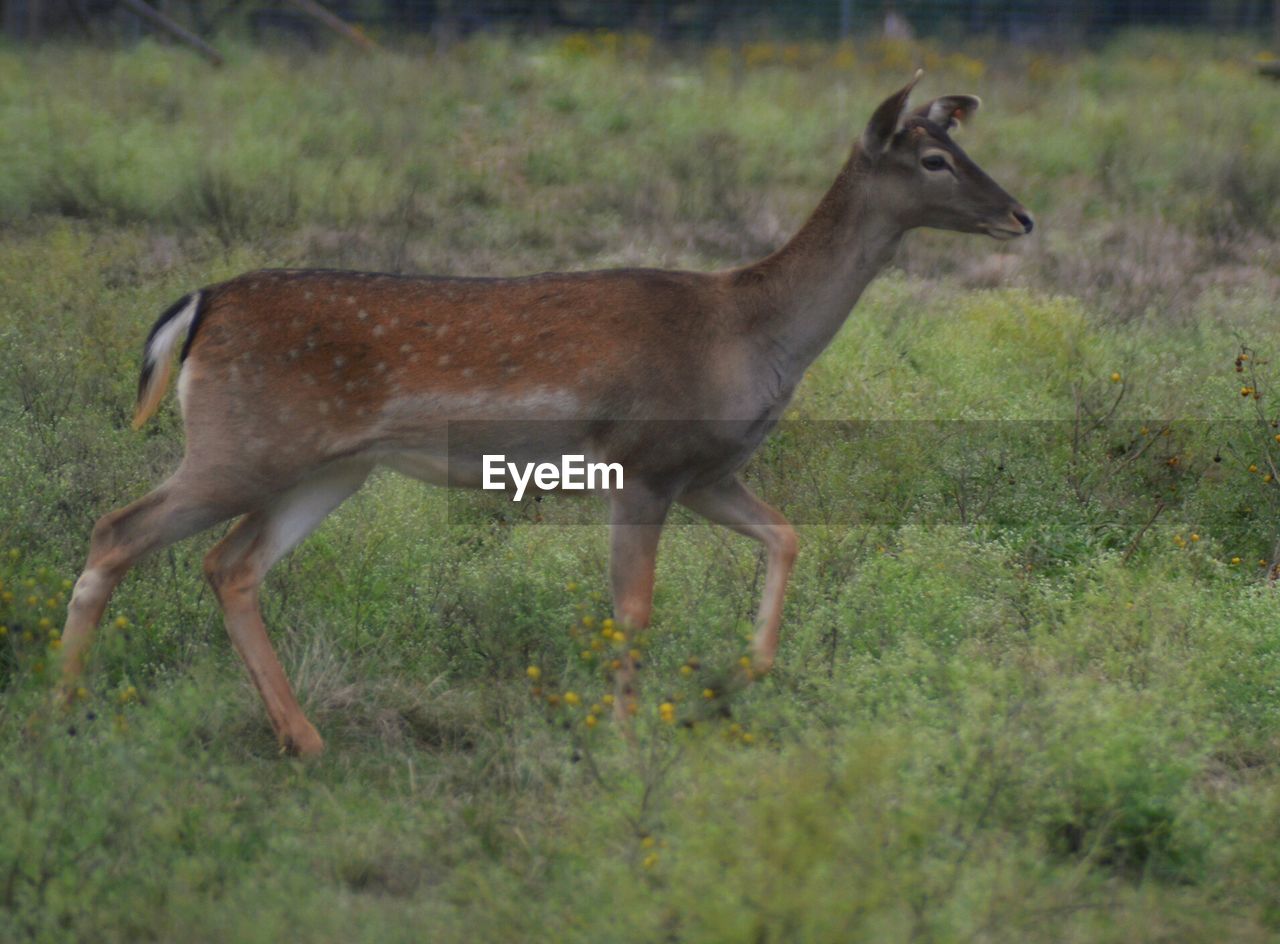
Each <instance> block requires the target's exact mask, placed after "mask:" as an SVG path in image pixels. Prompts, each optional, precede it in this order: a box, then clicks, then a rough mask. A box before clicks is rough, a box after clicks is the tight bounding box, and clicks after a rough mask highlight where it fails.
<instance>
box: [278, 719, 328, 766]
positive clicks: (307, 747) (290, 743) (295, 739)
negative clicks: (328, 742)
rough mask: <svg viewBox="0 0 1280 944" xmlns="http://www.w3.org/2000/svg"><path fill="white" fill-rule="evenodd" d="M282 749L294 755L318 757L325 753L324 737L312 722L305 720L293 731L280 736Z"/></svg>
mask: <svg viewBox="0 0 1280 944" xmlns="http://www.w3.org/2000/svg"><path fill="white" fill-rule="evenodd" d="M280 750H281V751H282V752H283V753H285V754H289V755H291V756H293V757H318V756H319V755H320V754H322V753H324V738H322V737H320V734H319V732H318V731H316V729H315V728H314V727H312V726H311V723H310V722H308V721H304V722H303V723H302V725H300V726H299V727H298V728H296V729H295V730H294V731H293V732H291V733H289V734H285V735H283V736H282V737H281V738H280Z"/></svg>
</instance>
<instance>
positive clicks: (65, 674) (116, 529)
mask: <svg viewBox="0 0 1280 944" xmlns="http://www.w3.org/2000/svg"><path fill="white" fill-rule="evenodd" d="M234 513H235V510H234V509H231V510H228V509H227V508H226V506H224V505H220V504H219V503H217V502H216V501H213V500H210V499H208V498H202V497H201V496H200V495H199V494H198V493H196V492H194V491H193V490H192V489H190V488H189V487H187V484H186V483H185V482H184V479H183V477H182V473H181V470H180V471H179V472H178V474H176V475H174V476H173V477H172V478H171V479H169V480H168V481H167V482H165V483H164V484H163V485H161V486H160V487H159V488H157V489H156V490H155V491H153V492H150V493H149V494H147V495H145V496H143V497H142V498H140V499H138V500H137V501H136V502H134V503H133V504H131V505H128V506H126V507H124V508H120V509H117V510H116V511H113V512H110V513H109V514H106V515H104V516H103V517H102V518H100V519H99V520H98V523H97V524H96V525H94V528H93V537H92V538H91V539H90V542H89V559H88V561H87V562H86V563H85V568H84V571H83V572H82V573H81V574H80V578H79V579H78V580H77V581H76V584H75V589H74V590H73V591H72V594H71V602H70V603H69V604H68V605H67V622H66V625H65V627H64V628H63V630H62V689H63V694H64V696H66V695H68V694H69V693H70V692H71V691H73V690H74V689H73V686H74V685H75V683H76V680H77V679H78V678H79V677H80V674H81V672H82V671H83V668H84V653H85V650H86V649H87V647H88V645H89V643H90V642H91V641H92V639H93V633H94V630H95V629H96V628H97V626H98V623H99V622H100V621H101V620H102V614H103V612H104V611H105V610H106V608H107V603H108V601H109V600H110V599H111V594H112V592H113V591H114V590H115V588H116V586H117V585H118V584H119V583H120V581H121V580H122V579H123V578H124V575H125V573H126V572H127V571H128V570H129V568H130V567H131V566H133V564H134V563H135V562H137V560H138V559H139V558H140V557H142V556H144V555H145V554H148V553H150V552H151V551H155V550H159V549H160V548H162V547H166V546H168V545H170V544H173V543H175V542H177V541H180V540H182V539H183V538H185V537H190V536H191V535H193V534H195V533H197V532H199V531H203V530H204V529H205V528H208V527H211V526H212V525H214V524H217V523H218V522H219V521H224V520H226V519H227V518H230V517H231V516H232V515H233V514H234Z"/></svg>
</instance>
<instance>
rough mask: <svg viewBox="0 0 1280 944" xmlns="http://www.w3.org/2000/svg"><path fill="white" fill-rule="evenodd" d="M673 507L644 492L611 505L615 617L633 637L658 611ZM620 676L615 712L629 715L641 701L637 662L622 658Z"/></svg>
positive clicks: (630, 492)
mask: <svg viewBox="0 0 1280 944" xmlns="http://www.w3.org/2000/svg"><path fill="white" fill-rule="evenodd" d="M670 508H671V502H670V500H669V499H667V498H663V497H661V496H659V495H657V494H654V493H652V492H649V491H647V490H645V489H643V488H641V487H633V488H631V489H629V490H628V491H627V492H626V493H625V494H623V493H621V492H619V493H616V494H615V495H614V496H613V500H612V503H611V506H610V552H609V582H610V585H611V588H612V592H613V612H614V615H615V616H616V618H617V620H618V622H620V623H621V624H622V625H623V627H624V629H625V630H626V631H627V635H628V641H629V638H630V635H631V633H633V632H635V631H636V630H641V629H645V628H646V627H648V625H649V616H650V614H651V613H652V611H653V578H654V573H655V571H656V568H657V562H658V540H659V538H660V537H661V536H662V525H663V522H664V521H666V517H667V512H668V511H669V510H670ZM620 661H621V663H622V665H621V668H620V669H619V670H618V672H617V675H616V676H615V683H616V685H615V687H616V691H615V696H614V713H615V715H617V716H618V717H620V718H622V717H625V716H627V715H628V714H629V712H630V710H631V706H633V705H634V704H635V700H636V684H635V671H636V670H635V662H634V660H633V659H632V658H631V653H630V650H629V648H628V651H626V652H624V653H623V654H622V658H621V660H620Z"/></svg>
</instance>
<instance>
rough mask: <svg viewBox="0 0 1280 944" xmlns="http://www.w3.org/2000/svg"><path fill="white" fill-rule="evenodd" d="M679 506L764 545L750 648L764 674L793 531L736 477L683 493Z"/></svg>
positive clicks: (791, 557)
mask: <svg viewBox="0 0 1280 944" xmlns="http://www.w3.org/2000/svg"><path fill="white" fill-rule="evenodd" d="M680 503H681V504H682V505H684V506H685V507H686V508H688V509H689V510H690V511H693V512H695V513H697V514H699V515H701V516H702V517H704V518H706V519H707V520H709V521H714V522H715V523H717V524H722V525H724V526H725V527H727V528H729V529H731V530H733V531H737V532H738V533H739V534H745V535H746V536H747V537H749V538H754V539H755V540H757V541H759V542H760V543H761V544H763V545H764V547H765V553H766V554H767V565H766V569H765V578H764V594H763V595H762V597H761V599H760V611H759V613H758V614H757V616H756V634H755V638H754V640H753V641H752V645H751V648H752V653H753V655H754V660H753V661H754V668H755V669H756V671H759V672H767V671H768V670H769V669H770V668H771V667H772V666H773V659H774V655H775V654H776V653H777V651H778V626H779V624H780V623H781V622H782V600H783V597H784V595H785V594H786V592H787V580H788V579H789V578H790V577H791V568H792V567H793V566H794V565H795V560H796V550H797V541H796V531H795V528H793V527H792V526H791V523H790V522H788V521H787V519H786V518H784V517H783V516H782V512H780V511H778V510H777V509H776V508H774V507H773V506H771V505H768V504H766V503H765V502H763V501H761V500H760V499H759V498H757V497H756V496H755V495H754V494H752V493H751V491H750V489H748V488H747V487H746V486H745V485H743V484H742V482H741V481H740V480H738V479H737V478H736V477H735V478H732V479H728V480H726V481H724V482H722V483H719V484H717V485H713V486H710V487H708V488H704V489H699V490H698V491H697V492H690V493H688V494H686V495H683V496H681V498H680Z"/></svg>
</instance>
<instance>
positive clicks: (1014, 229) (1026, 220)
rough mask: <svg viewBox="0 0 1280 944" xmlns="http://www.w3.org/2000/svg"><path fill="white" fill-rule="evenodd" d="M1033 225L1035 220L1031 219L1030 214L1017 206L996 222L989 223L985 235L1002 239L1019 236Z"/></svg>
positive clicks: (1023, 234)
mask: <svg viewBox="0 0 1280 944" xmlns="http://www.w3.org/2000/svg"><path fill="white" fill-rule="evenodd" d="M1035 225H1036V224H1035V221H1034V220H1032V219H1031V214H1030V213H1028V212H1027V211H1026V210H1023V209H1021V208H1019V209H1017V210H1010V211H1009V213H1008V215H1007V216H1005V217H1004V218H1003V219H1001V220H1000V221H999V222H998V223H992V224H991V225H989V226H988V227H987V235H988V236H990V237H992V238H993V239H999V240H1002V241H1003V240H1006V239H1016V238H1017V237H1019V236H1025V235H1027V233H1029V232H1031V230H1032V229H1034V228H1035Z"/></svg>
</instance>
